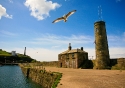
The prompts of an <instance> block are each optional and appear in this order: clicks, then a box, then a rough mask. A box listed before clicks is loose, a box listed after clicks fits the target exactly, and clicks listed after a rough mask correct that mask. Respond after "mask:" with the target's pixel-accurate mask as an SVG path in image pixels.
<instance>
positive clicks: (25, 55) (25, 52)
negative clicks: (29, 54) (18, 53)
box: [24, 47, 26, 56]
mask: <svg viewBox="0 0 125 88" xmlns="http://www.w3.org/2000/svg"><path fill="white" fill-rule="evenodd" d="M24 56H26V47H25V49H24Z"/></svg>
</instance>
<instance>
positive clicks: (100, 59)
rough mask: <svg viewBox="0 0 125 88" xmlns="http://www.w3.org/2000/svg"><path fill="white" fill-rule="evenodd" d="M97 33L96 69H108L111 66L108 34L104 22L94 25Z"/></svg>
mask: <svg viewBox="0 0 125 88" xmlns="http://www.w3.org/2000/svg"><path fill="white" fill-rule="evenodd" d="M94 31H95V53H96V62H95V67H94V68H96V69H106V68H108V67H109V65H110V59H109V58H110V57H109V49H108V41H107V34H106V28H105V22H104V21H97V22H95V23H94Z"/></svg>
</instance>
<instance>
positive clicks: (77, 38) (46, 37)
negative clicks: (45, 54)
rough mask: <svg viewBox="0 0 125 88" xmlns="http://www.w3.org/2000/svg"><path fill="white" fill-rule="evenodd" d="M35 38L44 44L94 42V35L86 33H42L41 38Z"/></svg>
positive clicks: (37, 42) (37, 41)
mask: <svg viewBox="0 0 125 88" xmlns="http://www.w3.org/2000/svg"><path fill="white" fill-rule="evenodd" d="M34 40H35V41H34V43H35V44H43V43H49V42H51V44H68V43H73V44H88V43H92V42H93V37H91V36H86V35H71V36H61V35H54V34H42V35H41V37H40V38H35V39H34ZM43 41H44V42H43ZM32 43H33V42H32Z"/></svg>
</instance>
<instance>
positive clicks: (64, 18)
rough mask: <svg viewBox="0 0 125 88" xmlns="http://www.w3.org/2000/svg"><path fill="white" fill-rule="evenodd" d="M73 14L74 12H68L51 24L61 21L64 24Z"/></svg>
mask: <svg viewBox="0 0 125 88" xmlns="http://www.w3.org/2000/svg"><path fill="white" fill-rule="evenodd" d="M75 12H76V10H73V11H71V12H69V13H68V14H66V15H64V16H63V17H60V18H57V19H56V20H54V21H53V22H52V23H56V22H59V21H61V20H64V22H66V21H67V18H68V17H69V16H70V15H72V14H74V13H75Z"/></svg>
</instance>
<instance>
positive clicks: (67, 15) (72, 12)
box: [65, 10, 76, 18]
mask: <svg viewBox="0 0 125 88" xmlns="http://www.w3.org/2000/svg"><path fill="white" fill-rule="evenodd" d="M75 12H76V10H73V11H71V12H69V13H68V14H66V15H65V16H66V18H67V17H69V16H70V15H72V14H74V13H75Z"/></svg>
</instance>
